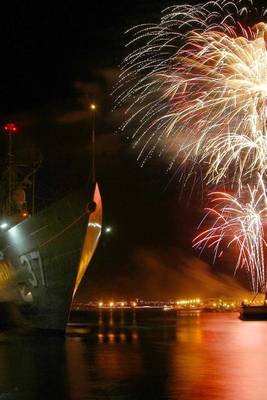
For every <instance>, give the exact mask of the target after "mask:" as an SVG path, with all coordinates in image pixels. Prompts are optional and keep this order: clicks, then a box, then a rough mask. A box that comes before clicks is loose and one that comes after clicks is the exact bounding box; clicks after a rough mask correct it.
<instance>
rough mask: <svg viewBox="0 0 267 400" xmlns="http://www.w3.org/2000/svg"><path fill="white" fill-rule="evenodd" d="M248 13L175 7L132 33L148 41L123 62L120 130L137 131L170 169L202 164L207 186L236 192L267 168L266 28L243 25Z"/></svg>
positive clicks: (236, 8)
mask: <svg viewBox="0 0 267 400" xmlns="http://www.w3.org/2000/svg"><path fill="white" fill-rule="evenodd" d="M248 11H249V10H248V9H246V8H245V7H243V5H242V2H239V3H238V5H236V4H235V3H231V2H224V1H223V2H210V3H208V4H207V5H203V6H199V7H195V6H194V7H193V6H189V5H188V6H176V7H172V8H170V9H167V10H166V11H165V13H164V15H163V17H162V20H161V22H160V24H158V25H144V26H141V27H138V28H135V29H133V30H132V33H133V35H134V40H133V41H132V43H135V44H136V42H142V43H143V41H145V43H143V44H142V45H140V47H139V48H138V49H137V50H135V51H133V53H132V54H130V55H129V56H128V57H127V58H126V60H125V63H124V66H123V69H124V70H123V72H122V74H121V83H120V85H119V88H118V90H119V89H120V88H121V87H123V88H125V90H122V91H121V93H120V95H119V96H118V103H119V104H120V103H126V104H128V108H127V111H126V114H127V115H129V118H128V119H127V121H126V123H125V124H124V125H123V127H122V129H124V130H125V129H126V127H127V129H131V128H132V129H133V131H132V137H133V138H134V141H135V143H136V145H140V146H141V150H140V153H139V157H140V158H141V159H142V160H143V161H146V160H147V158H149V157H151V156H152V154H154V152H155V151H158V152H159V153H160V154H162V153H163V152H165V151H166V152H168V153H170V154H171V162H170V166H175V165H181V164H182V165H189V166H192V165H196V164H198V165H199V164H200V165H201V166H202V167H203V169H204V177H205V180H206V182H207V184H216V185H217V184H218V183H219V182H221V181H222V180H225V181H226V182H229V181H230V182H231V184H232V186H235V185H236V184H237V185H238V189H241V188H242V185H243V184H244V183H245V182H246V181H247V180H249V179H250V178H251V176H253V175H254V173H255V172H260V173H261V174H265V173H266V169H267V166H266V162H265V158H266V155H267V138H266V135H267V127H266V119H267V102H266V98H267V52H266V38H267V28H266V25H265V24H264V23H258V24H256V25H254V26H252V27H245V26H244V25H242V24H241V22H240V21H241V20H242V18H244V16H245V15H247V14H248ZM261 14H262V18H263V17H264V16H265V11H264V10H262V11H261ZM119 91H120V90H119ZM129 103H130V105H129Z"/></svg>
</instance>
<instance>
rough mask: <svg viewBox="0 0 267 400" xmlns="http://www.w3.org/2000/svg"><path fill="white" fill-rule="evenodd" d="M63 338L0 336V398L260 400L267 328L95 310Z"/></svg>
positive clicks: (189, 316) (220, 319)
mask: <svg viewBox="0 0 267 400" xmlns="http://www.w3.org/2000/svg"><path fill="white" fill-rule="evenodd" d="M80 319H81V318H78V317H77V316H76V317H75V318H74V319H73V321H72V324H70V325H69V327H68V329H67V334H66V336H65V338H62V337H56V336H45V335H42V336H35V335H32V336H30V335H26V334H24V333H23V332H15V331H2V332H1V333H0V371H1V373H0V399H1V400H2V399H5V400H7V399H8V400H9V399H12V400H13V399H14V400H17V399H27V400H30V399H38V400H39V399H50V398H51V399H54V398H55V399H70V400H81V399H92V400H100V399H101V400H119V399H125V400H154V399H155V400H161V399H162V400H163V399H171V400H177V399H182V400H192V399H205V400H251V399H253V400H262V399H265V398H266V397H267V389H266V370H267V322H266V321H248V322H244V321H241V320H239V318H238V314H237V313H199V312H192V313H185V314H177V313H176V311H173V310H172V311H170V310H168V311H163V310H99V311H98V310H96V311H92V312H88V313H87V314H86V315H85V316H83V318H82V319H83V320H82V321H81V320H80Z"/></svg>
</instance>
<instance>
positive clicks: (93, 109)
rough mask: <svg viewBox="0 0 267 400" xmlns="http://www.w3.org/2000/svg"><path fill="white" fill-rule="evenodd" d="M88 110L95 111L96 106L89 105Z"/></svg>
mask: <svg viewBox="0 0 267 400" xmlns="http://www.w3.org/2000/svg"><path fill="white" fill-rule="evenodd" d="M90 109H91V110H92V111H95V110H96V105H95V104H94V103H92V104H90Z"/></svg>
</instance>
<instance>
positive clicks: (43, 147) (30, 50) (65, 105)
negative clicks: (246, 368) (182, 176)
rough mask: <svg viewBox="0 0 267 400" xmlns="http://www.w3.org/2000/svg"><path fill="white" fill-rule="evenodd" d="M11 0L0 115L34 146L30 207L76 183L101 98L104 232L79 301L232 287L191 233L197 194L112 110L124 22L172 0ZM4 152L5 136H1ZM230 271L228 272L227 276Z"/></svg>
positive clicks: (4, 31) (3, 28) (20, 142)
mask: <svg viewBox="0 0 267 400" xmlns="http://www.w3.org/2000/svg"><path fill="white" fill-rule="evenodd" d="M30 3H31V2H24V1H18V2H14V1H11V2H8V8H9V9H8V10H7V11H6V12H5V14H3V13H2V17H1V22H0V33H1V35H0V44H1V75H0V117H1V120H0V121H1V122H0V126H2V125H4V123H5V122H7V121H10V120H12V121H15V122H16V123H17V124H18V126H19V135H18V136H17V138H16V143H15V146H16V150H17V152H18V153H20V152H21V153H23V151H24V152H25V149H27V148H28V147H29V146H31V145H34V146H35V148H36V149H37V150H38V151H40V152H41V154H42V158H43V164H42V168H41V169H40V171H39V172H38V177H37V207H38V208H39V209H41V208H42V207H44V206H45V205H46V204H48V203H49V202H51V201H54V200H56V199H57V198H59V197H60V196H61V195H63V193H65V192H66V191H68V190H74V189H75V188H76V186H77V185H78V184H80V183H81V182H83V181H84V178H85V177H86V176H87V174H88V173H89V156H88V154H89V145H88V144H89V132H90V117H89V114H88V111H87V109H86V105H88V104H89V103H90V101H95V102H96V103H97V104H98V112H97V127H96V132H97V150H96V153H97V178H98V182H99V185H100V190H101V193H102V198H103V209H104V226H111V227H112V233H111V234H109V235H107V234H103V235H102V238H101V241H100V244H99V246H98V248H97V251H96V254H95V256H94V259H93V261H92V263H91V265H90V266H89V269H88V272H87V274H86V277H85V279H84V281H83V283H82V285H81V287H80V290H79V292H78V295H77V300H82V301H87V300H91V299H100V298H101V299H103V300H105V299H109V298H111V297H112V298H113V299H120V298H129V299H131V298H136V297H142V298H157V297H158V298H170V297H174V298H175V297H181V296H185V295H200V296H213V295H234V294H239V292H240V290H239V284H238V283H237V281H236V280H233V279H232V272H230V271H232V269H233V265H232V260H231V257H230V256H228V257H227V256H226V259H225V260H224V262H222V261H220V262H219V263H218V264H217V265H216V266H212V265H210V264H211V263H210V261H211V258H209V257H210V256H209V255H207V256H206V257H207V258H206V259H205V258H202V259H201V260H200V258H199V257H198V255H197V254H196V253H194V251H193V250H192V249H191V240H192V236H193V235H194V232H195V229H196V226H197V224H198V222H199V220H200V218H201V215H202V214H201V210H202V204H201V195H200V192H198V191H196V193H194V194H193V196H192V198H191V200H189V199H188V188H182V187H181V184H180V183H179V182H178V180H177V179H174V180H171V178H172V174H170V173H169V174H168V173H166V165H165V163H164V160H163V159H154V160H152V161H151V162H149V163H148V164H147V165H145V166H144V167H143V168H141V166H140V164H138V163H137V162H136V158H137V154H136V152H135V151H134V150H133V149H132V146H131V143H129V142H128V141H127V140H126V138H125V137H123V136H122V135H120V134H118V133H117V132H118V127H119V125H120V123H121V122H122V118H123V116H122V113H121V112H120V110H118V111H116V112H112V111H111V110H112V107H113V102H114V100H113V98H112V96H111V95H110V93H111V91H112V87H113V85H114V83H115V81H116V79H117V77H118V65H119V64H120V62H121V61H122V60H123V57H124V56H125V55H126V54H127V50H126V49H125V44H126V41H127V39H126V37H125V35H124V31H125V30H126V29H128V28H130V27H132V26H133V25H136V24H139V23H144V22H153V21H157V20H158V19H159V18H160V12H161V10H162V9H163V8H165V7H167V6H168V5H172V4H173V3H172V2H170V1H145V2H144V1H139V0H138V1H135V2H132V1H131V2H130V1H125V0H124V1H123V0H120V1H115V2H106V1H101V0H98V1H96V2H83V1H65V2H64V3H61V2H54V4H53V3H51V4H50V3H49V2H42V3H41V2H38V3H36V2H35V5H32V4H30ZM1 144H2V146H1V154H0V155H1V157H2V160H3V155H4V152H5V146H6V143H5V138H4V137H2V138H1ZM225 274H226V275H225Z"/></svg>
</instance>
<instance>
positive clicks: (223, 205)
mask: <svg viewBox="0 0 267 400" xmlns="http://www.w3.org/2000/svg"><path fill="white" fill-rule="evenodd" d="M210 199H211V205H212V207H210V208H206V211H207V214H206V216H205V218H204V220H203V221H202V223H201V225H203V223H204V221H205V220H206V219H207V218H208V217H209V216H211V217H212V219H214V223H213V224H212V226H211V227H209V228H208V229H206V230H204V231H203V232H201V233H200V234H199V235H198V236H197V237H196V238H195V239H194V240H193V246H194V247H195V248H197V249H199V250H201V252H202V251H203V250H204V249H205V248H207V247H208V248H213V250H214V260H215V259H216V257H218V256H219V255H220V254H221V252H222V249H223V248H224V246H225V243H226V244H227V247H234V248H235V249H237V250H238V256H237V263H236V267H235V271H236V270H237V269H242V268H245V269H246V271H248V272H249V276H250V278H251V284H252V288H253V290H254V291H255V292H257V291H265V290H266V272H267V271H266V265H265V259H264V252H265V250H266V241H265V239H264V226H265V225H266V223H267V202H266V194H265V190H264V187H263V184H262V182H260V185H258V186H257V187H254V188H250V186H249V185H248V187H247V191H245V192H243V194H242V198H240V197H239V198H237V197H235V196H232V195H231V194H228V193H224V192H213V193H211V194H210Z"/></svg>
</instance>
